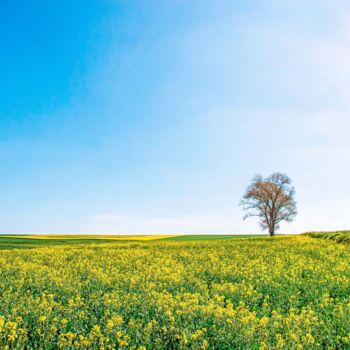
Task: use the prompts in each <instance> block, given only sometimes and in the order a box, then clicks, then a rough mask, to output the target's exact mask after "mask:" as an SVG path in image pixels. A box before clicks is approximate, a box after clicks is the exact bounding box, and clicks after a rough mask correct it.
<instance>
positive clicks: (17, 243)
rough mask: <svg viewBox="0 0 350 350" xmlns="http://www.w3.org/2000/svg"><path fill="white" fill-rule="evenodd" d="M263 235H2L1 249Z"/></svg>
mask: <svg viewBox="0 0 350 350" xmlns="http://www.w3.org/2000/svg"><path fill="white" fill-rule="evenodd" d="M253 237H263V236H262V235H260V236H258V235H173V236H171V235H149V236H147V235H145V236H136V235H135V236H130V235H128V236H126V235H124V236H113V235H110V236H108V235H100V236H99V235H28V236H25V235H0V250H1V249H25V248H34V247H40V246H53V245H63V244H69V245H74V244H96V243H132V242H141V241H142V242H152V241H153V242H154V241H198V240H202V241H205V240H223V239H232V238H253Z"/></svg>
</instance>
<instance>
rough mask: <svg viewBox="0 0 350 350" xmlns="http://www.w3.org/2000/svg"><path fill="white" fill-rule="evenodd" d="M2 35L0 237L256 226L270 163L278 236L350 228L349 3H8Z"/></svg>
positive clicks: (1, 6)
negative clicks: (288, 186) (250, 197)
mask: <svg viewBox="0 0 350 350" xmlns="http://www.w3.org/2000/svg"><path fill="white" fill-rule="evenodd" d="M0 44H1V45H0V81H1V84H0V96H1V97H0V193H1V196H0V198H1V200H0V233H3V234H9V233H19V234H23V233H38V234H40V233H91V234H96V233H110V234H157V233H164V234H165V233H169V234H179V233H183V234H188V233H193V234H205V233H211V234H214V233H218V234H229V233H235V234H236V233H237V234H240V233H259V232H261V231H260V228H259V225H258V222H257V220H256V219H254V218H252V219H250V220H248V221H245V222H243V221H242V216H243V213H242V211H241V208H240V207H239V206H238V203H239V201H240V198H241V197H242V195H243V194H244V191H245V188H246V187H247V185H248V184H249V182H250V180H251V179H252V178H253V176H254V175H255V174H257V173H261V174H262V175H263V176H268V175H270V174H271V173H273V172H276V171H280V172H284V173H286V174H288V175H289V176H290V177H291V179H292V181H293V184H294V186H295V188H296V200H297V202H298V216H297V217H296V219H295V221H294V222H293V223H287V224H282V226H281V229H280V232H285V233H299V232H304V231H310V230H339V229H350V216H349V211H350V189H349V188H348V186H347V185H346V184H347V183H348V177H349V174H350V162H349V154H350V137H349V131H350V116H349V115H348V111H349V109H350V108H349V107H350V99H349V97H350V90H349V82H350V4H349V2H348V1H342V0H328V1H325V0H293V1H291V0H290V1H277V0H255V1H254V0H246V1H232V0H215V1H209V0H171V1H169V0H158V1H154V0H149V1H138V0H135V1H121V0H84V1H83V0H76V1H68V0H61V1H46V2H44V1H38V0H30V1H19V0H13V1H7V0H5V1H1V2H0Z"/></svg>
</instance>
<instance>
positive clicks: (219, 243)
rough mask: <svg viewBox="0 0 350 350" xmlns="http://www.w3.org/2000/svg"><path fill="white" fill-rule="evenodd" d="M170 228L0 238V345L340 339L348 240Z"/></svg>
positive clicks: (331, 342)
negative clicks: (144, 234) (152, 233)
mask: <svg viewBox="0 0 350 350" xmlns="http://www.w3.org/2000/svg"><path fill="white" fill-rule="evenodd" d="M182 237H183V238H181V240H180V236H179V237H178V238H177V239H178V240H172V238H169V237H160V239H156V238H152V239H149V240H145V239H142V240H141V239H136V240H132V239H128V240H124V241H119V240H117V239H114V240H112V239H109V237H107V238H106V237H102V239H100V240H98V238H96V237H93V238H92V237H90V238H89V237H84V238H82V237H79V236H76V237H72V239H71V240H70V241H69V242H68V240H66V239H65V237H60V238H59V239H57V242H56V241H55V240H54V239H47V240H46V241H45V239H46V238H45V237H36V238H35V237H34V238H33V237H20V238H17V239H18V240H21V241H17V242H15V240H16V238H15V237H11V236H7V237H1V238H0V246H1V247H2V250H1V252H0V273H1V280H0V348H1V349H6V348H7V349H23V348H25V349H91V348H93V349H140V350H141V349H143V350H145V349H203V350H204V349H261V350H262V349H348V348H350V345H349V344H350V269H349V266H350V245H346V244H339V243H336V242H333V241H331V240H326V239H316V238H313V237H309V236H307V235H302V236H295V237H293V236H286V237H276V238H274V239H270V238H268V237H266V238H261V237H260V238H254V237H249V238H241V239H237V238H236V237H231V238H227V237H224V238H226V239H218V240H214V239H213V237H207V238H206V237H203V236H202V238H201V239H198V238H199V237H197V239H190V238H185V237H186V236H182ZM49 238H50V237H49ZM51 238H52V237H51ZM219 238H220V237H219ZM28 239H29V240H30V241H28ZM174 239H175V238H174ZM26 240H27V241H26ZM23 241H24V242H23ZM17 248H21V249H17Z"/></svg>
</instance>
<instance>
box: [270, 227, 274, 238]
mask: <svg viewBox="0 0 350 350" xmlns="http://www.w3.org/2000/svg"><path fill="white" fill-rule="evenodd" d="M269 232H270V236H271V237H273V236H274V235H275V228H274V227H270V228H269Z"/></svg>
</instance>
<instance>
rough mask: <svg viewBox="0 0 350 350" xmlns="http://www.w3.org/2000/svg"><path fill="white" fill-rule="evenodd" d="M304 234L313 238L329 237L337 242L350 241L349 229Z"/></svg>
mask: <svg viewBox="0 0 350 350" xmlns="http://www.w3.org/2000/svg"><path fill="white" fill-rule="evenodd" d="M304 235H306V236H309V237H313V238H323V239H330V240H332V241H335V242H338V243H347V244H349V243H350V231H334V232H306V233H304Z"/></svg>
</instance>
